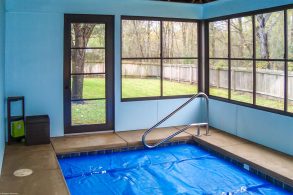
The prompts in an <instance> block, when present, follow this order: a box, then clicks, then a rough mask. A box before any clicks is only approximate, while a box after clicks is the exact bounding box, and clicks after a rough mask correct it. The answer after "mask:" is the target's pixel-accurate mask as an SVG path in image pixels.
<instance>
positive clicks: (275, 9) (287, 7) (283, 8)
mask: <svg viewBox="0 0 293 195" xmlns="http://www.w3.org/2000/svg"><path fill="white" fill-rule="evenodd" d="M291 9H293V5H292V4H288V5H284V6H278V7H273V8H267V9H261V10H256V11H250V12H244V13H238V14H232V15H226V16H221V17H215V18H210V19H207V20H205V31H204V42H205V43H204V44H205V70H206V71H205V81H204V83H205V93H206V94H207V95H208V96H209V97H210V98H211V99H214V100H218V101H223V102H227V103H232V104H235V105H240V106H245V107H249V108H253V109H257V110H262V111H267V112H272V113H276V114H280V115H285V116H293V113H291V112H288V63H289V62H293V59H289V56H288V21H287V19H288V17H287V16H288V15H287V12H288V10H291ZM278 11H283V14H284V57H283V58H282V59H273V58H271V59H260V58H257V57H256V34H255V33H256V32H255V30H256V29H255V28H256V19H255V16H256V15H258V14H265V13H271V12H278ZM240 17H252V31H253V32H252V33H253V37H252V40H253V56H252V58H245V57H244V58H232V57H231V31H230V29H231V26H230V20H231V19H235V18H240ZM223 20H228V57H227V58H210V56H209V23H210V22H216V21H223ZM210 59H219V60H227V61H228V70H229V72H228V98H223V97H217V96H213V95H210V93H209V91H210V66H209V61H210ZM233 60H243V61H252V62H253V103H245V102H241V101H237V100H233V99H231V61H233ZM258 61H276V62H283V63H284V98H283V101H284V108H283V109H282V110H278V109H274V108H269V107H264V106H260V105H257V104H256V82H255V81H256V72H257V71H256V63H257V62H258Z"/></svg>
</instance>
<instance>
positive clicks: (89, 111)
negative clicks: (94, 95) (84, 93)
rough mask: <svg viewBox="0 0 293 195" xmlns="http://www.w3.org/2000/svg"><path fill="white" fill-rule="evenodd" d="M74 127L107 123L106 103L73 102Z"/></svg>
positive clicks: (96, 101) (98, 101) (97, 101)
mask: <svg viewBox="0 0 293 195" xmlns="http://www.w3.org/2000/svg"><path fill="white" fill-rule="evenodd" d="M71 115H72V119H71V121H72V125H92V124H104V123H106V101H105V100H95V101H73V102H72V103H71Z"/></svg>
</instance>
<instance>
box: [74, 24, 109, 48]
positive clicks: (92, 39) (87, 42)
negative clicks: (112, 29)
mask: <svg viewBox="0 0 293 195" xmlns="http://www.w3.org/2000/svg"><path fill="white" fill-rule="evenodd" d="M71 40H72V41H71V47H72V48H85V47H102V48H104V47H105V24H91V23H72V24H71Z"/></svg>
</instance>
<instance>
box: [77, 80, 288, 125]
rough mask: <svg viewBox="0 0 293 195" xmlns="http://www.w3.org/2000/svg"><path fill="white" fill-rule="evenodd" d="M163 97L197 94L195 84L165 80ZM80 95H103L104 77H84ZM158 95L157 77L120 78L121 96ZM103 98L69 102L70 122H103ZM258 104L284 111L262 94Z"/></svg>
mask: <svg viewBox="0 0 293 195" xmlns="http://www.w3.org/2000/svg"><path fill="white" fill-rule="evenodd" d="M163 92H164V96H172V95H190V94H195V93H197V85H191V84H189V83H178V82H171V81H167V80H164V83H163ZM210 94H211V95H214V96H218V97H223V98H227V97H228V90H225V89H218V88H211V90H210ZM83 96H84V98H85V99H90V98H105V79H103V78H86V79H85V80H84V88H83ZM152 96H160V80H159V79H137V78H123V79H122V97H123V98H136V97H152ZM231 98H232V99H233V100H236V101H240V102H246V103H250V104H251V103H252V95H251V94H250V93H240V92H232V94H231ZM105 105H106V104H105V100H95V101H85V102H79V103H74V102H73V103H72V124H73V125H81V124H103V123H105V122H106V108H105ZM257 105H260V106H264V107H268V108H274V109H279V110H283V108H284V105H283V102H282V101H278V100H273V99H266V98H264V97H258V98H257ZM288 110H289V111H290V112H293V102H291V103H290V104H289V106H288Z"/></svg>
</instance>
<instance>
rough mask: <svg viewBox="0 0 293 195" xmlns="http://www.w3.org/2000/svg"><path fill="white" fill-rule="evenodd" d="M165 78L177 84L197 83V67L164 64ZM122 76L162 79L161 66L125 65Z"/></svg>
mask: <svg viewBox="0 0 293 195" xmlns="http://www.w3.org/2000/svg"><path fill="white" fill-rule="evenodd" d="M163 71H164V72H163V77H164V79H166V80H170V81H177V82H189V83H197V81H198V75H197V66H195V65H193V64H192V65H186V64H184V65H171V64H164V69H163ZM122 75H123V76H129V77H141V78H144V77H160V75H161V68H160V66H159V65H135V64H123V66H122Z"/></svg>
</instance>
